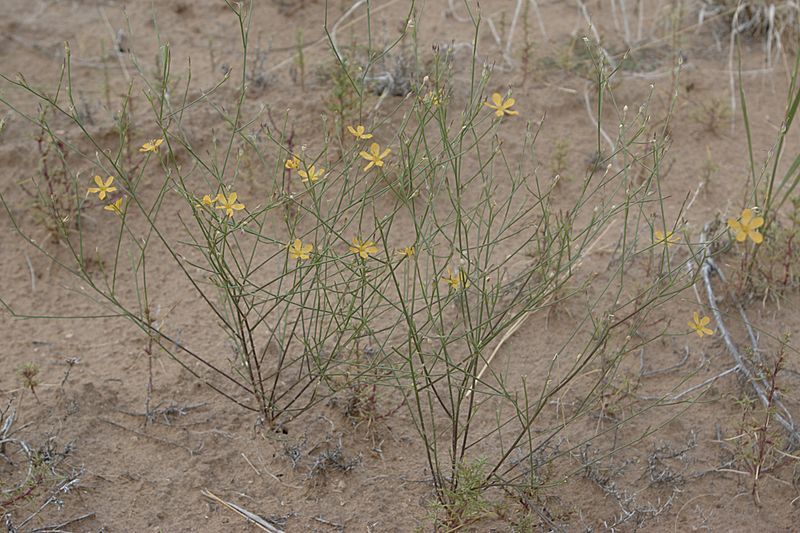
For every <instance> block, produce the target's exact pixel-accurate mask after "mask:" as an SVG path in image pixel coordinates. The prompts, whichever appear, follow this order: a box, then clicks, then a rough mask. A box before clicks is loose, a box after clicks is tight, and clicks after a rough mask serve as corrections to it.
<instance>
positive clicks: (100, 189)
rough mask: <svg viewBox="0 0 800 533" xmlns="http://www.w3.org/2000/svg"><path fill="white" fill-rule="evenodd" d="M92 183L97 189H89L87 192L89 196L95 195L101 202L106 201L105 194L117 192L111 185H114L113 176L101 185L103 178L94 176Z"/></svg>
mask: <svg viewBox="0 0 800 533" xmlns="http://www.w3.org/2000/svg"><path fill="white" fill-rule="evenodd" d="M94 182H95V183H96V184H97V187H89V189H88V191H89V193H90V194H94V193H97V197H98V198H100V199H101V200H105V199H106V194H108V193H110V192H114V191H116V190H117V188H116V187H114V186H112V185H111V184H112V183H114V176H109V177H108V179H107V180H106V181H105V183H103V178H101V177H100V176H95V177H94Z"/></svg>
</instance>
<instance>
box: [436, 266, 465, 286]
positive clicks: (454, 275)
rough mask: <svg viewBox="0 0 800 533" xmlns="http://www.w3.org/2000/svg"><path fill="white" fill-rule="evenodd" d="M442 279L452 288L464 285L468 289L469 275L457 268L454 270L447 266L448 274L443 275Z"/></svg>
mask: <svg viewBox="0 0 800 533" xmlns="http://www.w3.org/2000/svg"><path fill="white" fill-rule="evenodd" d="M442 281H444V282H445V283H447V284H448V285H449V286H450V288H451V289H458V288H459V287H461V286H462V285H463V287H464V288H465V289H466V288H467V287H469V280H468V279H467V275H466V274H465V273H463V272H461V271H460V270H456V271H455V272H453V271H452V270H450V267H447V275H446V276H442Z"/></svg>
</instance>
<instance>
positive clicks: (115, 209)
mask: <svg viewBox="0 0 800 533" xmlns="http://www.w3.org/2000/svg"><path fill="white" fill-rule="evenodd" d="M103 209H105V210H106V211H111V212H112V213H116V214H118V215H119V216H122V196H120V197H119V198H117V201H116V202H114V203H113V204H108V205H107V206H105V207H104V208H103Z"/></svg>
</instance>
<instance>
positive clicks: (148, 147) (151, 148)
mask: <svg viewBox="0 0 800 533" xmlns="http://www.w3.org/2000/svg"><path fill="white" fill-rule="evenodd" d="M163 142H164V139H153V140H152V141H149V142H146V143H144V144H143V145H142V147H141V148H139V151H140V152H142V153H145V152H158V147H159V146H161V143H163Z"/></svg>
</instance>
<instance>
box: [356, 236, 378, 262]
mask: <svg viewBox="0 0 800 533" xmlns="http://www.w3.org/2000/svg"><path fill="white" fill-rule="evenodd" d="M350 251H351V252H352V253H354V254H356V255H357V256H359V257H360V258H361V259H368V258H369V256H370V255H375V254H377V253H378V247H377V246H375V243H374V242H372V241H362V240H361V239H359V238H358V237H353V245H352V246H351V247H350Z"/></svg>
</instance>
